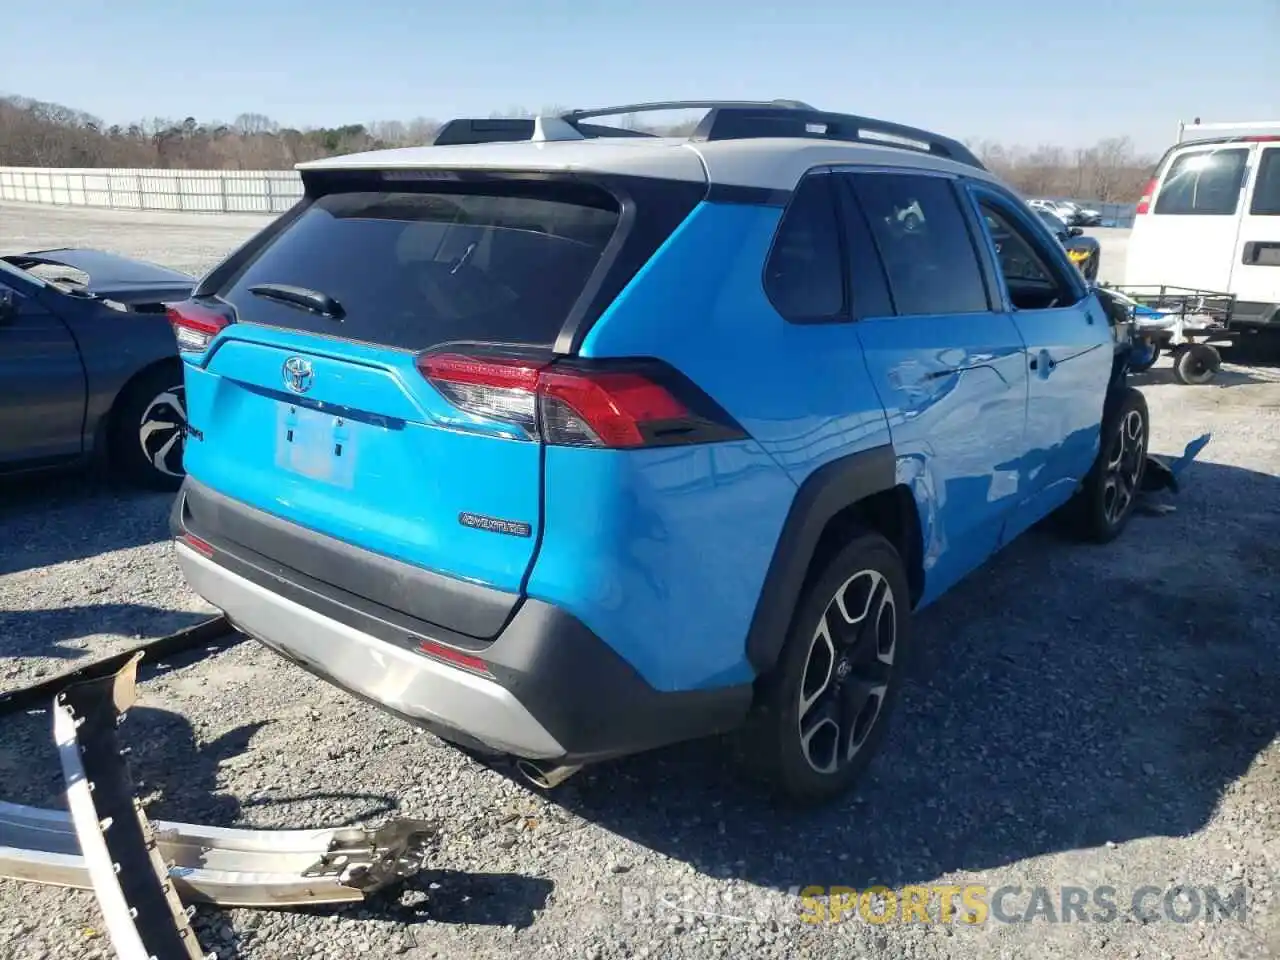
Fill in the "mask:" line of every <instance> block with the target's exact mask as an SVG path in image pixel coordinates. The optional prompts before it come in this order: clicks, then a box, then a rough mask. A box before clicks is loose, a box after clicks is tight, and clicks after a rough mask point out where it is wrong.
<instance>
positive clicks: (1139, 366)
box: [1129, 343, 1160, 373]
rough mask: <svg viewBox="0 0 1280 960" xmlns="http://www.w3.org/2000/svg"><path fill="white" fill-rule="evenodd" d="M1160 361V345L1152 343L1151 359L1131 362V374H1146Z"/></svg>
mask: <svg viewBox="0 0 1280 960" xmlns="http://www.w3.org/2000/svg"><path fill="white" fill-rule="evenodd" d="M1159 359H1160V344H1159V343H1152V344H1151V357H1150V359H1148V360H1145V361H1142V362H1135V361H1133V360H1130V361H1129V372H1130V373H1146V372H1147V371H1148V370H1150V369H1151V368H1152V367H1154V366H1155V365H1156V361H1157V360H1159Z"/></svg>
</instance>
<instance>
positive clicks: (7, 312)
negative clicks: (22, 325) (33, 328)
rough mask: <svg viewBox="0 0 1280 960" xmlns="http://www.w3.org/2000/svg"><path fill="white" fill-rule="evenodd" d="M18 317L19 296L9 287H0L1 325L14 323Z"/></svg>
mask: <svg viewBox="0 0 1280 960" xmlns="http://www.w3.org/2000/svg"><path fill="white" fill-rule="evenodd" d="M17 317H18V296H17V294H15V293H14V292H13V291H12V290H10V289H8V288H7V287H0V324H3V323H12V322H13V321H14V320H16V319H17Z"/></svg>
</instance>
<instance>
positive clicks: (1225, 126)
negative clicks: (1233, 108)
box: [1177, 117, 1280, 143]
mask: <svg viewBox="0 0 1280 960" xmlns="http://www.w3.org/2000/svg"><path fill="white" fill-rule="evenodd" d="M1193 130H1280V120H1252V121H1231V122H1227V123H1201V122H1200V118H1199V117H1196V118H1195V119H1194V120H1192V121H1191V122H1190V123H1187V122H1186V121H1185V120H1179V121H1178V141H1177V142H1178V143H1182V141H1183V139H1184V138H1185V137H1186V135H1187V134H1188V133H1190V132H1191V131H1193Z"/></svg>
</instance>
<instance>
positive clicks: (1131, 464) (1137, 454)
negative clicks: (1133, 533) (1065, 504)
mask: <svg viewBox="0 0 1280 960" xmlns="http://www.w3.org/2000/svg"><path fill="white" fill-rule="evenodd" d="M1146 452H1147V428H1146V424H1145V423H1144V422H1143V418H1142V414H1141V413H1140V412H1139V411H1137V410H1130V411H1129V412H1128V413H1126V414H1125V415H1124V417H1122V418H1121V420H1120V424H1119V426H1118V427H1117V429H1116V432H1115V435H1114V436H1113V437H1112V440H1111V449H1110V455H1109V456H1108V458H1107V467H1106V473H1105V476H1106V479H1105V481H1104V483H1103V487H1102V509H1103V513H1104V514H1105V516H1106V519H1107V523H1108V524H1111V525H1113V526H1114V525H1115V524H1117V523H1119V522H1120V519H1121V518H1122V517H1123V516H1124V514H1125V511H1126V510H1128V509H1129V505H1130V504H1131V503H1133V498H1134V497H1135V496H1136V495H1137V492H1138V481H1139V478H1140V475H1141V473H1142V463H1143V458H1144V457H1145V456H1146Z"/></svg>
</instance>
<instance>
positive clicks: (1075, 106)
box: [0, 0, 1280, 152]
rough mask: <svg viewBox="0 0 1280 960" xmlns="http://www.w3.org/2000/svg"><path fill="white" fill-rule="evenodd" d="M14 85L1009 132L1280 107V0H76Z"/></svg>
mask: <svg viewBox="0 0 1280 960" xmlns="http://www.w3.org/2000/svg"><path fill="white" fill-rule="evenodd" d="M4 41H5V42H4V55H3V58H0V94H7V95H21V96H26V97H32V98H34V99H37V100H46V101H53V102H56V103H61V104H63V105H65V106H68V107H73V108H76V109H80V110H84V111H87V112H88V113H91V114H94V115H96V116H98V117H100V118H101V119H102V120H104V121H105V122H107V123H128V122H130V121H135V120H139V119H148V118H155V117H162V118H165V119H178V120H181V119H182V118H184V117H188V116H194V117H195V118H196V119H197V120H200V121H213V120H220V121H224V122H229V121H231V120H234V119H235V117H236V116H237V115H239V114H241V113H260V114H265V115H267V116H269V117H271V118H272V119H273V120H276V121H278V122H279V123H281V124H282V125H287V126H298V127H303V126H334V125H339V124H343V123H365V122H369V121H374V120H409V119H412V118H414V117H419V116H422V117H430V118H434V119H437V120H447V119H449V118H451V117H455V116H480V117H483V116H488V115H489V114H490V112H492V111H494V110H503V111H505V110H509V109H512V108H519V107H524V108H529V109H535V110H536V109H537V108H539V107H543V106H547V105H552V104H560V105H568V106H575V107H586V106H601V105H610V104H618V103H631V102H636V101H646V100H669V99H718V98H724V99H761V100H771V99H775V98H788V99H798V100H804V101H806V102H808V103H811V104H814V105H815V106H818V107H821V108H823V109H827V110H832V111H837V112H847V113H858V114H862V115H864V116H872V117H877V118H880V119H885V120H894V121H897V122H900V123H907V124H911V125H915V126H922V127H926V128H929V129H932V130H935V131H937V132H939V133H944V134H947V135H949V136H952V137H956V138H959V139H964V138H969V137H973V138H979V139H988V140H993V141H999V142H1002V143H1004V144H1006V145H1014V144H1019V145H1024V146H1028V147H1034V146H1036V145H1039V144H1057V145H1061V146H1064V147H1068V148H1071V147H1080V146H1088V145H1090V144H1092V143H1094V142H1096V141H1097V140H1099V139H1101V138H1104V137H1113V136H1128V137H1130V138H1131V140H1132V141H1133V143H1134V144H1135V146H1136V147H1137V148H1138V149H1139V150H1141V151H1144V152H1160V151H1163V149H1164V148H1165V147H1166V146H1168V144H1169V143H1170V142H1171V141H1172V140H1173V138H1174V137H1175V135H1176V132H1177V124H1178V121H1179V120H1182V119H1186V120H1189V119H1191V118H1192V117H1195V116H1200V117H1201V118H1202V119H1203V120H1204V121H1205V122H1210V121H1224V120H1241V121H1251V120H1260V119H1272V118H1280V58H1277V56H1276V50H1277V49H1278V48H1280V0H1229V2H1228V0H975V2H971V3H964V2H961V0H876V2H868V0H808V2H803V0H706V2H702V3H698V2H696V0H641V2H639V3H632V2H628V0H597V2H596V3H595V4H591V3H589V0H573V2H570V0H526V2H517V0H448V2H446V0H434V2H432V0H418V2H416V3H415V2H412V0H358V2H353V0H115V2H106V0H100V2H92V0H58V2H57V3H55V4H50V5H49V6H47V7H44V8H42V9H40V10H39V12H36V8H35V7H31V8H29V9H28V11H27V15H24V16H22V17H5V28H4Z"/></svg>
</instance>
